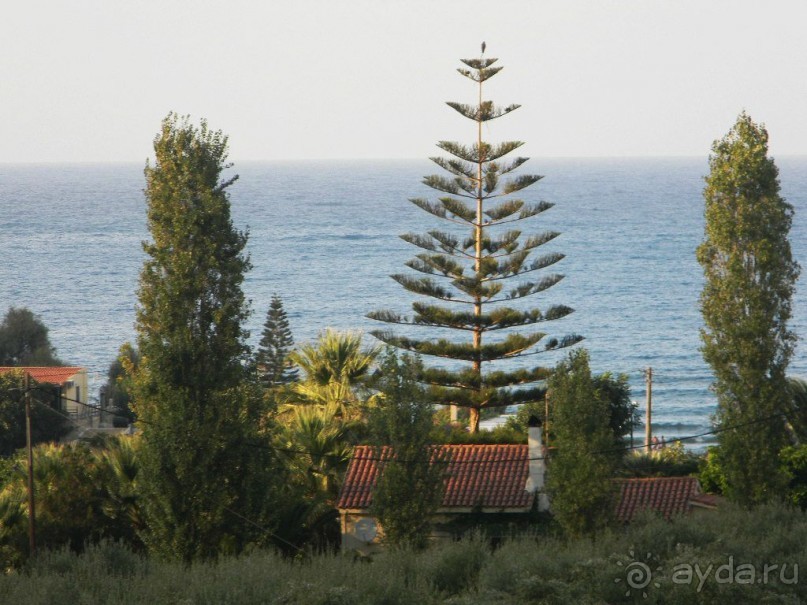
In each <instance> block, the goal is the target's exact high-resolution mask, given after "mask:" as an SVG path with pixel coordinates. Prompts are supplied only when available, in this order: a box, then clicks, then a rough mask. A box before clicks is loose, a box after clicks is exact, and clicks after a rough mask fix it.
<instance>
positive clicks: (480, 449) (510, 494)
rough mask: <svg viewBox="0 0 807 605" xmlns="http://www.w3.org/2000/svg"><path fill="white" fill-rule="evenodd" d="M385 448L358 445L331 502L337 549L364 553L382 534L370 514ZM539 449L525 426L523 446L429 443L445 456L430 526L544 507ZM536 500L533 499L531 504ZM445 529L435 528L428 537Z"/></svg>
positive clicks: (533, 431)
mask: <svg viewBox="0 0 807 605" xmlns="http://www.w3.org/2000/svg"><path fill="white" fill-rule="evenodd" d="M392 455H393V453H392V449H391V448H390V447H382V448H376V447H372V446H366V445H362V446H358V447H356V448H355V450H354V451H353V457H352V459H351V461H350V464H349V466H348V469H347V474H346V475H345V480H344V483H343V484H342V489H341V491H340V493H339V498H338V500H337V505H336V506H337V509H338V510H339V517H340V522H341V529H342V549H343V550H347V551H353V550H359V551H363V552H370V551H373V550H376V549H377V548H378V544H379V543H380V541H381V538H382V537H383V528H381V527H379V526H378V524H377V522H376V520H375V518H374V517H373V516H372V515H371V514H370V512H369V510H370V506H371V504H372V500H373V489H374V488H375V484H376V480H377V478H378V472H379V467H380V466H382V465H383V462H385V461H386V460H389V459H390V458H391V457H392ZM544 456H545V452H544V448H543V446H542V444H541V429H540V426H538V427H531V428H530V438H529V442H528V443H527V444H523V445H499V444H496V445H488V444H463V445H441V446H435V448H434V455H433V457H432V459H440V460H445V461H446V462H445V465H446V469H445V473H444V485H443V488H444V489H443V499H442V503H441V505H440V507H439V508H438V509H437V512H436V514H435V516H434V518H433V525H434V526H439V525H442V524H445V523H449V522H451V521H452V520H455V519H457V518H459V517H461V516H463V515H468V514H469V513H497V514H504V515H509V514H518V513H521V514H524V513H529V512H530V511H532V510H533V506H535V505H536V504H537V507H538V510H547V509H548V508H549V500H548V499H547V497H546V493H545V491H544V470H545V467H544ZM536 498H537V499H538V501H537V503H536ZM443 535H446V534H445V532H440V531H439V530H438V531H435V532H433V536H434V537H442V536H443Z"/></svg>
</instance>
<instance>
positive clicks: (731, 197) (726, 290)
mask: <svg viewBox="0 0 807 605" xmlns="http://www.w3.org/2000/svg"><path fill="white" fill-rule="evenodd" d="M709 165H710V174H709V176H708V177H707V178H706V188H705V189H704V198H705V201H706V207H705V218H706V226H705V237H704V241H703V243H701V245H700V246H699V247H698V251H697V256H698V262H699V263H700V264H701V265H702V266H703V270H704V275H705V278H706V281H705V284H704V288H703V292H702V293H701V310H702V313H703V321H704V328H703V329H702V330H701V338H702V340H703V347H702V352H703V357H704V359H705V360H706V362H707V363H708V364H709V365H710V366H711V367H712V371H713V372H714V375H715V383H714V388H715V391H716V393H717V400H718V409H717V424H718V426H719V427H723V428H725V429H727V430H724V431H721V432H720V433H718V443H719V445H720V449H721V453H720V457H721V460H722V461H723V465H724V471H725V474H726V480H727V484H728V488H729V496H731V497H732V498H733V499H735V500H737V501H739V502H741V503H744V504H751V503H758V502H765V501H768V500H770V499H771V498H774V497H777V495H778V494H781V493H782V491H783V489H784V484H785V477H784V476H783V474H782V472H781V470H780V465H779V460H778V458H779V452H780V451H781V449H782V448H783V447H784V446H785V445H786V443H787V436H786V433H785V427H784V418H783V417H782V416H781V414H783V413H784V412H786V411H788V406H789V403H790V394H789V392H788V385H787V380H786V376H785V372H786V370H787V365H788V363H789V361H790V358H791V356H792V354H793V348H794V346H795V343H796V336H795V334H793V332H791V331H790V330H789V329H788V327H787V322H788V320H789V319H790V315H791V298H792V296H793V292H794V289H795V282H796V279H797V278H798V275H799V271H800V269H799V266H798V264H797V263H796V262H795V261H794V260H793V258H792V255H791V251H790V242H789V241H788V233H789V231H790V226H791V223H792V220H793V207H792V206H791V205H790V204H788V203H787V202H785V200H784V199H783V198H782V197H781V196H780V195H779V179H778V174H779V171H778V169H777V168H776V165H775V164H774V161H773V159H771V158H769V157H768V133H767V131H766V130H765V128H764V126H761V125H758V124H755V123H754V122H753V121H752V120H751V118H750V117H749V116H748V115H747V114H745V113H743V114H741V115H740V116H739V118H738V119H737V122H736V123H735V125H734V127H733V128H732V129H731V131H729V133H728V134H727V135H726V136H725V137H724V138H723V139H721V140H719V141H715V143H714V145H713V147H712V156H711V157H710V158H709Z"/></svg>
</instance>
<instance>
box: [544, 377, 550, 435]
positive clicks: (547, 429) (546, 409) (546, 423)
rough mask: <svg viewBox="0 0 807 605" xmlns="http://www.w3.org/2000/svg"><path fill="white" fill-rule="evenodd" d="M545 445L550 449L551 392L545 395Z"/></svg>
mask: <svg viewBox="0 0 807 605" xmlns="http://www.w3.org/2000/svg"><path fill="white" fill-rule="evenodd" d="M544 443H545V444H546V447H549V390H547V391H546V393H545V394H544Z"/></svg>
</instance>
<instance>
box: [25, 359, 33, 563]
mask: <svg viewBox="0 0 807 605" xmlns="http://www.w3.org/2000/svg"><path fill="white" fill-rule="evenodd" d="M25 447H26V450H27V451H28V548H29V550H30V556H34V554H36V507H35V506H34V452H33V449H32V447H31V378H30V376H29V374H28V373H27V372H26V373H25Z"/></svg>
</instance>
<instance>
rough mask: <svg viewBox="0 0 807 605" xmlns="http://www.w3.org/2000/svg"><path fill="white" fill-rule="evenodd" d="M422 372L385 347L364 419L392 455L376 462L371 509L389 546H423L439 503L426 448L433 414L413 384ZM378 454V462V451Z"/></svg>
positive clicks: (437, 479)
mask: <svg viewBox="0 0 807 605" xmlns="http://www.w3.org/2000/svg"><path fill="white" fill-rule="evenodd" d="M421 371H422V368H421V362H420V359H418V358H416V357H413V356H411V355H407V354H404V355H403V356H402V357H401V358H400V359H398V356H397V355H396V353H395V351H394V350H392V349H391V348H388V349H387V350H386V352H385V353H384V356H383V359H382V361H381V378H380V380H379V382H378V384H377V387H378V389H379V390H380V391H381V397H380V398H379V401H378V405H377V406H376V407H375V408H373V409H372V410H371V413H370V418H369V424H370V431H371V434H372V435H373V437H374V438H375V441H376V443H378V444H379V445H387V446H390V447H391V448H392V452H393V455H392V457H391V459H389V460H388V461H386V462H383V463H379V464H380V476H379V479H378V481H377V483H376V488H375V490H374V492H373V503H372V510H371V514H372V515H373V516H375V517H376V518H378V520H379V521H380V523H381V526H382V527H383V528H384V539H385V541H386V542H387V543H388V544H390V545H391V546H393V547H410V548H422V547H424V546H425V545H426V542H427V540H428V536H429V531H430V527H431V515H432V514H433V513H434V512H435V511H436V510H437V508H438V506H439V505H440V502H441V501H442V491H443V490H442V487H443V480H442V464H440V462H441V459H440V456H439V454H438V453H437V452H436V451H435V450H434V449H433V448H432V447H431V432H432V427H433V426H434V410H433V407H432V404H431V402H430V401H429V399H428V397H427V396H426V392H425V389H424V388H423V387H422V386H421V385H420V383H419V382H418V376H419V374H420V372H421ZM377 451H378V457H381V451H382V450H381V448H379V449H378V450H377ZM433 458H434V460H432V459H433Z"/></svg>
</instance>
